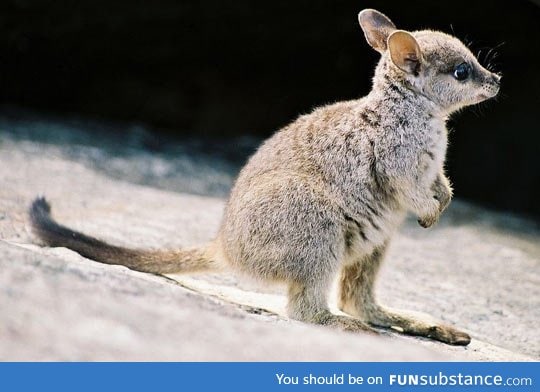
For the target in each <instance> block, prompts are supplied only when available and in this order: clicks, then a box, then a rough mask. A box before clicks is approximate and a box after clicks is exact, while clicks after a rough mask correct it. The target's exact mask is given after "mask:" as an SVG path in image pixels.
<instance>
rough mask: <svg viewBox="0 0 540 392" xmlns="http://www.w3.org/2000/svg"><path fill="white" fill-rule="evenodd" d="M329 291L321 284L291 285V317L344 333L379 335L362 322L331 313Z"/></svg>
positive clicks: (289, 304)
mask: <svg viewBox="0 0 540 392" xmlns="http://www.w3.org/2000/svg"><path fill="white" fill-rule="evenodd" d="M327 289H328V287H327V285H321V284H320V283H314V284H305V283H290V284H289V293H288V295H289V298H288V299H289V303H288V309H287V310H288V313H289V317H291V318H292V319H295V320H299V321H303V322H306V323H313V324H320V325H328V326H331V327H335V328H338V329H341V330H344V331H352V332H358V331H369V332H372V333H377V332H376V331H375V330H374V329H373V328H371V327H370V326H369V325H367V324H366V323H365V322H363V321H362V320H359V319H356V318H352V317H348V316H339V315H336V314H333V313H331V312H330V310H329V309H328V305H327V298H326V295H327V293H328V290H327Z"/></svg>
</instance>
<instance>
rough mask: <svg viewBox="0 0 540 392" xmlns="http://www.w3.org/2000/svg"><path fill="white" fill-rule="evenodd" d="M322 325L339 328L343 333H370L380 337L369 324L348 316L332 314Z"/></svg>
mask: <svg viewBox="0 0 540 392" xmlns="http://www.w3.org/2000/svg"><path fill="white" fill-rule="evenodd" d="M321 324H322V325H328V326H329V327H333V328H337V329H340V330H342V331H348V332H368V333H370V334H372V335H379V334H380V333H379V332H377V331H376V330H375V329H373V328H372V327H370V326H369V325H368V324H367V323H365V322H363V321H362V320H359V319H355V318H352V317H348V316H338V315H335V314H332V315H331V316H329V317H328V318H327V319H326V320H324V321H323V322H321Z"/></svg>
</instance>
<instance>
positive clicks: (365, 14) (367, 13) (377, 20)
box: [358, 8, 396, 53]
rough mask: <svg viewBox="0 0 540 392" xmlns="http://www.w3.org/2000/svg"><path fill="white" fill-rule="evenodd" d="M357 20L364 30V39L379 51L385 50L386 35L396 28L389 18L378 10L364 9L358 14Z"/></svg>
mask: <svg viewBox="0 0 540 392" xmlns="http://www.w3.org/2000/svg"><path fill="white" fill-rule="evenodd" d="M358 22H359V23H360V27H362V30H363V31H364V35H365V36H366V41H367V42H368V44H370V45H371V47H372V48H373V49H375V50H377V51H379V52H381V53H382V52H384V51H385V50H386V41H387V40H388V36H389V35H390V34H391V33H392V32H393V31H395V30H396V26H395V25H394V24H393V23H392V21H391V20H390V19H388V17H387V16H386V15H384V14H382V13H381V12H379V11H376V10H372V9H369V8H368V9H365V10H363V11H361V12H360V13H359V14H358Z"/></svg>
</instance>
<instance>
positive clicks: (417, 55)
mask: <svg viewBox="0 0 540 392" xmlns="http://www.w3.org/2000/svg"><path fill="white" fill-rule="evenodd" d="M388 50H389V51H390V58H391V59H392V62H393V63H394V64H395V65H396V66H397V67H398V68H399V69H401V70H403V71H405V72H407V73H413V74H415V73H417V72H418V69H419V66H420V64H421V62H422V51H421V50H420V46H419V45H418V42H416V39H414V37H413V36H412V34H411V33H408V32H406V31H403V30H397V31H394V32H393V33H392V34H390V36H389V37H388Z"/></svg>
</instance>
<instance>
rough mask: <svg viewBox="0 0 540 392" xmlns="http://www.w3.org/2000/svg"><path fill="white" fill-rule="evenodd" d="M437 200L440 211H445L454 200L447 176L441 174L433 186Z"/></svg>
mask: <svg viewBox="0 0 540 392" xmlns="http://www.w3.org/2000/svg"><path fill="white" fill-rule="evenodd" d="M431 190H432V191H433V193H434V195H433V197H434V198H435V200H437V201H438V202H439V212H443V211H444V210H445V209H446V207H448V205H449V204H450V201H451V200H452V188H451V187H450V182H449V181H448V179H447V178H446V177H443V176H440V177H439V178H437V180H435V182H434V183H433V186H432V187H431Z"/></svg>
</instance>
